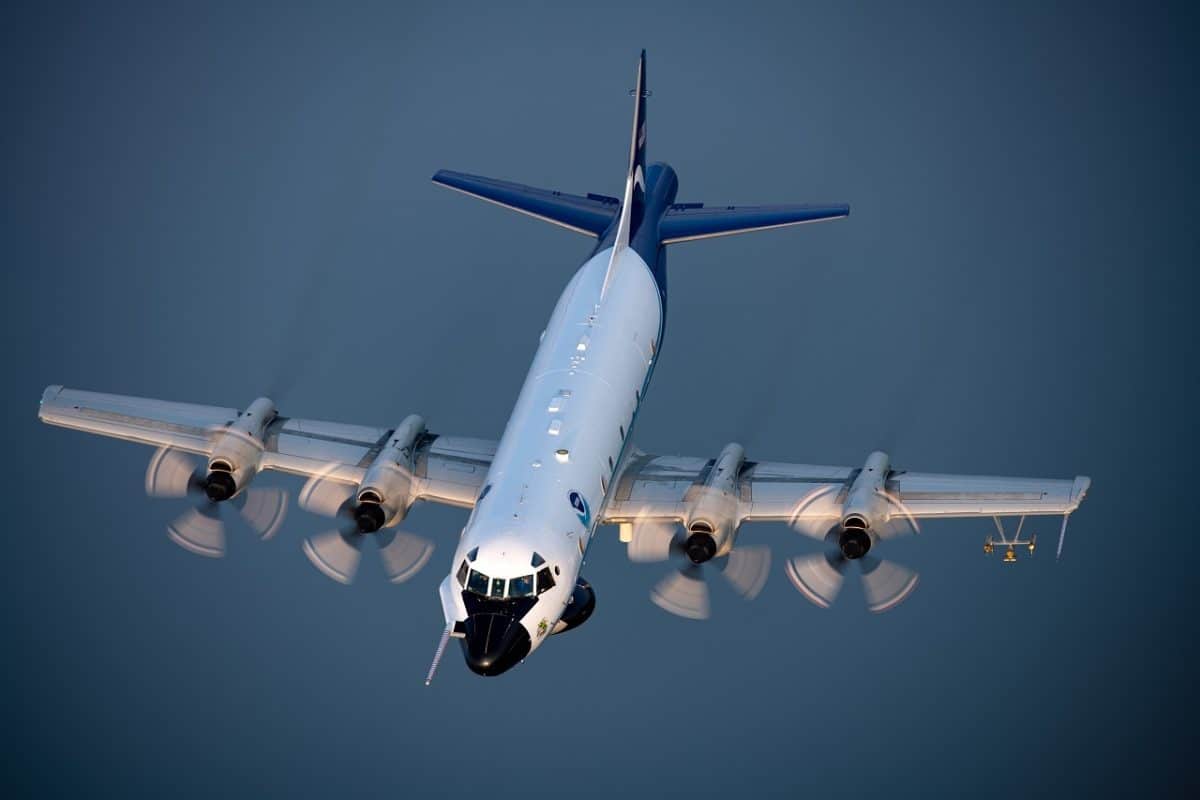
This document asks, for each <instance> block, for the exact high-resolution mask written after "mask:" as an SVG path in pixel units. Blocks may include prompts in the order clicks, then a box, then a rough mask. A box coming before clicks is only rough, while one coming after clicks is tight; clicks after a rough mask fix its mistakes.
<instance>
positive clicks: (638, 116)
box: [600, 50, 647, 298]
mask: <svg viewBox="0 0 1200 800" xmlns="http://www.w3.org/2000/svg"><path fill="white" fill-rule="evenodd" d="M630 94H632V95H633V96H634V101H633V135H632V136H631V137H630V139H629V172H628V173H626V175H625V195H624V198H623V199H622V201H621V216H620V218H619V220H618V222H617V235H616V239H615V240H614V241H613V248H612V258H611V259H610V260H609V262H608V271H607V272H605V273H604V286H603V287H602V288H601V290H600V297H601V298H603V297H604V295H606V294H607V293H608V285H609V283H611V282H612V276H613V271H614V270H615V269H616V266H617V260H618V257H619V256H620V254H621V251H622V250H624V249H625V248H627V247H628V246H629V240H630V239H631V238H633V235H634V234H635V233H637V229H638V226H639V225H641V224H642V219H643V218H644V217H645V215H646V95H647V92H646V51H645V50H643V51H642V54H641V56H640V57H639V58H638V71H637V84H636V85H635V86H634V88H633V90H632V91H630Z"/></svg>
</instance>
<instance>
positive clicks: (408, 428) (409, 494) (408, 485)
mask: <svg viewBox="0 0 1200 800" xmlns="http://www.w3.org/2000/svg"><path fill="white" fill-rule="evenodd" d="M424 433H425V420H424V419H422V418H421V417H419V416H418V415H416V414H412V415H410V416H408V417H406V418H405V419H404V421H403V422H401V423H400V424H399V425H398V426H396V430H395V431H394V432H393V433H392V435H391V437H390V438H389V439H388V441H387V444H386V445H384V447H383V449H382V450H380V451H379V455H378V456H376V457H375V460H374V461H372V462H371V466H370V467H369V468H368V469H367V474H366V475H364V476H363V479H362V483H360V484H359V485H358V493H357V494H356V496H355V501H356V502H357V506H356V507H355V509H354V518H355V520H356V521H357V522H358V529H359V530H360V531H362V532H363V533H373V532H375V531H377V530H379V529H380V528H382V527H384V526H385V525H394V524H396V523H398V522H400V521H402V520H403V519H404V518H405V517H406V516H407V515H408V510H409V508H410V507H411V506H412V504H413V501H414V499H415V498H414V497H413V491H412V489H413V486H412V481H413V473H412V470H413V460H414V455H415V452H416V444H417V440H418V439H419V438H420V437H421V436H422V435H423V434H424Z"/></svg>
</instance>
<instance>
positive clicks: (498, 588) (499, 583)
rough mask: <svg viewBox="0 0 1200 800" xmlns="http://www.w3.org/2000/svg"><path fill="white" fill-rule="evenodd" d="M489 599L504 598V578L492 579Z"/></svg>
mask: <svg viewBox="0 0 1200 800" xmlns="http://www.w3.org/2000/svg"><path fill="white" fill-rule="evenodd" d="M488 596H489V597H504V578H492V591H491V594H489V595H488Z"/></svg>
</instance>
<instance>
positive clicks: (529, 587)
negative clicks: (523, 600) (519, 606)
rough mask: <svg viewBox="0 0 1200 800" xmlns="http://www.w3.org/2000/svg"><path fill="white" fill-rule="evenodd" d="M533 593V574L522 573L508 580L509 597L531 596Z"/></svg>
mask: <svg viewBox="0 0 1200 800" xmlns="http://www.w3.org/2000/svg"><path fill="white" fill-rule="evenodd" d="M532 594H533V576H532V575H522V576H521V577H519V578H513V579H512V580H510V581H509V582H508V596H509V597H529V596H530V595H532Z"/></svg>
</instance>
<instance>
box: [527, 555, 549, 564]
mask: <svg viewBox="0 0 1200 800" xmlns="http://www.w3.org/2000/svg"><path fill="white" fill-rule="evenodd" d="M545 563H546V559H544V558H542V557H541V555H540V554H538V553H534V554H533V558H532V559H531V560H530V562H529V566H531V567H540V566H541V565H542V564H545Z"/></svg>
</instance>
